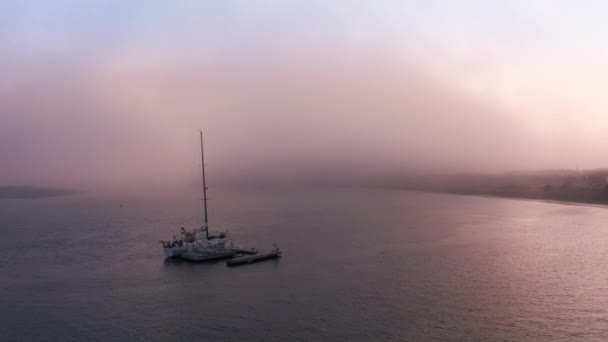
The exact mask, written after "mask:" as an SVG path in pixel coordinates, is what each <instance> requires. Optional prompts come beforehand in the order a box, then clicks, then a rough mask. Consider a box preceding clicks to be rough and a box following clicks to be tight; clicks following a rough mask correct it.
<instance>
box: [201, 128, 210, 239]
mask: <svg viewBox="0 0 608 342" xmlns="http://www.w3.org/2000/svg"><path fill="white" fill-rule="evenodd" d="M200 133H201V164H202V167H203V203H204V208H205V236H206V237H207V239H209V222H208V219H207V184H206V183H205V152H204V150H203V131H200Z"/></svg>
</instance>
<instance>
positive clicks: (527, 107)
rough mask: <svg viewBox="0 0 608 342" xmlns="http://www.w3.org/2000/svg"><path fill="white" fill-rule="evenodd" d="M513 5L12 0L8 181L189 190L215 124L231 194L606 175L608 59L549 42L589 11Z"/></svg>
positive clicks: (2, 39) (219, 175)
mask: <svg viewBox="0 0 608 342" xmlns="http://www.w3.org/2000/svg"><path fill="white" fill-rule="evenodd" d="M516 4H517V5H516ZM351 6H352V8H351ZM505 6H506V5H505ZM510 6H511V7H512V8H511V7H509V6H506V7H509V8H508V10H505V11H503V12H501V13H504V14H503V15H505V16H507V17H506V19H505V18H502V20H496V21H495V22H485V21H484V25H485V26H486V27H485V30H481V29H479V28H477V27H475V24H474V21H471V20H470V18H478V17H479V18H489V17H492V16H493V15H495V14H496V13H494V12H492V11H489V9H486V8H485V5H483V4H476V5H475V6H473V5H471V7H470V8H469V7H467V11H465V12H462V11H453V8H451V7H450V6H447V5H445V6H444V5H442V6H439V7H437V6H433V5H431V4H427V5H422V4H419V5H413V4H409V5H408V4H395V3H392V4H390V5H388V4H384V5H381V4H378V5H374V6H371V5H369V4H365V3H362V2H357V3H354V4H349V5H348V6H347V5H346V4H344V3H336V4H325V5H323V6H321V5H320V4H315V3H313V2H310V3H309V2H305V3H304V2H290V3H285V4H279V3H275V2H272V1H271V2H265V1H263V2H262V3H260V4H258V5H253V4H246V3H238V4H237V3H226V4H222V5H220V4H216V5H211V4H197V3H187V4H186V3H184V4H182V5H181V6H177V5H175V6H173V5H162V4H158V3H155V4H149V5H146V6H141V4H139V5H138V4H137V3H134V4H133V5H127V4H122V3H118V2H108V3H106V4H103V5H102V4H97V5H92V4H90V5H84V4H80V5H79V4H71V5H67V4H64V5H61V6H56V7H53V6H50V5H48V4H46V5H45V4H38V5H37V6H34V5H33V4H27V3H23V4H17V3H15V4H4V5H3V8H4V11H2V12H3V13H5V14H4V16H6V17H11V19H10V20H6V22H5V24H4V27H5V29H4V30H3V31H4V32H5V33H6V34H3V35H2V36H0V49H1V50H0V51H1V52H2V54H3V56H4V57H5V58H3V59H2V61H0V70H2V72H3V74H5V75H6V77H4V78H3V80H1V81H0V82H1V83H0V103H2V105H1V107H0V120H1V125H0V134H1V136H2V139H3V143H2V144H0V160H1V161H2V173H1V174H0V184H3V185H20V184H31V185H54V186H76V187H93V188H107V187H117V188H121V187H125V186H139V187H144V186H154V185H158V184H164V185H166V186H167V187H170V186H183V185H184V184H190V183H192V182H193V181H195V180H196V179H197V174H196V173H195V172H193V171H192V170H193V165H195V163H196V158H197V155H198V153H197V149H198V143H197V132H198V130H199V129H202V130H203V131H204V132H205V134H206V137H207V149H208V156H209V158H208V159H209V162H210V163H212V167H210V170H215V172H216V177H215V179H216V180H217V181H222V182H225V183H230V182H233V183H247V182H256V181H259V182H267V181H275V180H276V181H277V182H279V181H280V182H283V183H294V182H295V183H310V182H323V183H331V182H336V183H340V182H347V183H350V184H357V183H361V182H362V181H363V180H370V179H371V180H374V181H378V180H382V179H383V178H386V177H399V176H400V175H408V174H410V173H417V172H462V171H477V172H497V171H509V170H515V169H522V168H525V169H535V168H567V169H573V168H575V167H576V165H580V167H583V168H594V167H603V166H604V165H605V164H606V161H605V158H604V157H603V156H602V154H598V153H596V151H601V150H603V149H605V148H606V147H607V146H606V142H605V139H604V138H603V131H602V130H601V129H599V127H602V125H604V124H606V123H607V122H606V120H605V116H604V115H603V114H601V108H603V107H602V106H603V102H602V101H601V97H598V96H596V95H597V92H596V91H594V90H593V89H591V88H589V87H591V86H592V85H593V84H599V83H601V82H602V81H603V80H604V79H603V73H598V72H596V73H594V74H593V75H592V76H589V77H587V78H585V83H583V84H580V82H579V80H578V78H575V77H573V76H572V74H573V73H576V72H577V71H578V72H579V74H581V75H586V73H587V72H588V69H589V68H593V67H594V66H595V64H594V63H593V61H590V60H586V62H585V63H584V65H583V63H578V64H577V63H576V61H577V60H578V59H577V57H579V58H581V59H583V58H584V56H587V55H588V54H589V53H591V52H593V49H594V46H593V45H589V46H586V45H583V46H580V48H579V49H578V50H574V49H572V46H573V44H574V43H573V41H575V40H574V39H573V40H568V39H565V38H564V40H563V41H560V42H559V44H553V45H552V44H550V42H552V40H551V39H552V37H562V36H560V35H559V33H560V32H561V30H562V26H560V25H563V23H562V22H561V21H560V20H561V17H560V13H562V12H564V13H570V14H572V13H578V12H577V11H568V8H567V7H568V6H565V5H563V6H562V7H559V6H558V7H556V6H553V5H551V8H553V9H554V10H555V11H556V12H554V13H553V14H552V15H554V16H555V19H556V20H555V21H553V22H551V23H549V22H547V23H546V24H545V25H546V27H545V30H544V31H542V30H541V31H539V30H537V29H536V28H534V27H531V26H526V25H528V24H529V22H528V21H527V20H523V19H522V18H534V16H535V15H536V14H535V13H536V12H535V8H533V7H530V8H528V7H526V6H525V5H524V4H523V3H522V4H520V3H518V2H514V3H513V4H511V5H510ZM564 6H565V7H564ZM558 9H559V11H558ZM589 10H590V9H589ZM484 11H486V12H484ZM598 12H601V11H598ZM244 13H249V14H248V15H245V14H244ZM364 13H367V14H370V15H365V14H364ZM414 13H419V14H417V15H414ZM110 14H111V15H110ZM211 14H213V15H211ZM581 15H583V14H582V13H579V16H581ZM443 16H445V20H444V21H443V25H439V23H437V22H436V20H437V18H442V17H443ZM509 16H513V17H509ZM290 18H291V19H292V20H290ZM408 18H409V19H411V20H407V19H408ZM515 18H517V19H518V20H519V21H517V20H515ZM499 19H500V17H499ZM514 22H517V23H518V25H517V29H516V27H514V25H513V24H512V23H514ZM533 22H535V21H533ZM569 24H570V25H574V24H573V23H569ZM522 25H523V26H522ZM574 26H575V27H578V26H576V25H574ZM521 27H524V28H526V27H527V28H528V31H529V32H528V35H527V37H528V38H529V39H532V40H534V41H535V42H536V43H537V44H535V45H534V46H535V47H536V50H531V49H530V48H529V46H528V45H527V44H528V43H527V40H525V39H523V38H522V36H521V32H520V31H519V30H520V29H521ZM364 28H365V29H364ZM585 29H586V27H580V31H577V32H578V33H577V34H580V35H584V34H585V33H588V34H591V33H594V32H595V31H592V32H587V31H585ZM484 32H486V33H487V32H496V34H495V35H489V36H492V39H488V37H487V36H486V35H485V34H484ZM569 32H574V31H572V30H570V31H569ZM594 34H597V33H594ZM14 37H23V38H24V39H19V40H18V39H15V38H14ZM588 37H593V36H588ZM448 38H449V39H448ZM458 44H460V45H458ZM496 44H499V45H500V44H501V45H500V46H501V48H500V49H499V48H498V47H496V46H495V45H496ZM503 49H507V50H506V51H505V50H503ZM556 50H557V51H562V50H565V51H578V52H579V54H580V55H576V56H571V58H566V55H565V54H560V53H559V52H556ZM539 55H540V56H542V55H545V56H551V59H550V60H543V59H542V58H539ZM558 56H561V57H559V58H558ZM568 56H569V55H568ZM507 62H508V63H507ZM589 72H590V71H589ZM547 75H551V77H552V78H549V77H548V76H547ZM557 84H562V85H564V86H563V87H561V88H560V87H556V85H557Z"/></svg>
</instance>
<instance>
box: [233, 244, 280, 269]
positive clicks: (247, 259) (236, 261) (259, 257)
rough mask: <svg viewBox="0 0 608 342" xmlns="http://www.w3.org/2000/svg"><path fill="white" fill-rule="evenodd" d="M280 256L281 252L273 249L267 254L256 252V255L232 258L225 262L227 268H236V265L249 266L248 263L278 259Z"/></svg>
mask: <svg viewBox="0 0 608 342" xmlns="http://www.w3.org/2000/svg"><path fill="white" fill-rule="evenodd" d="M280 256H281V250H280V249H278V248H275V249H273V250H271V251H269V252H258V253H256V254H252V255H243V256H237V257H234V258H232V259H230V260H228V261H226V265H227V266H237V265H243V264H250V263H254V262H259V261H264V260H269V259H274V258H278V257H280Z"/></svg>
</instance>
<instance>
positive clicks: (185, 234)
mask: <svg viewBox="0 0 608 342" xmlns="http://www.w3.org/2000/svg"><path fill="white" fill-rule="evenodd" d="M200 136H201V166H202V179H203V210H204V213H205V216H204V217H205V218H204V222H203V224H202V225H201V226H200V227H199V228H195V229H192V230H187V229H186V228H184V227H181V228H180V230H181V231H180V232H179V233H178V234H176V235H173V241H159V242H160V243H161V244H162V246H163V251H164V253H165V255H166V256H167V257H179V258H182V259H186V260H190V261H208V260H217V259H228V258H233V257H235V259H234V262H231V263H229V264H228V265H229V266H231V265H237V264H244V263H251V262H256V261H261V260H267V259H272V258H276V257H279V256H280V255H281V251H280V250H279V249H278V248H275V249H274V250H272V251H269V252H263V253H259V251H258V250H257V249H255V248H244V247H235V246H233V244H232V241H231V242H230V246H226V243H227V241H228V234H227V233H226V232H210V231H209V217H208V214H207V183H206V180H205V152H204V149H203V132H202V131H201V132H200Z"/></svg>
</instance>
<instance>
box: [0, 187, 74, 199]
mask: <svg viewBox="0 0 608 342" xmlns="http://www.w3.org/2000/svg"><path fill="white" fill-rule="evenodd" d="M77 193H79V191H76V190H73V189H62V188H47V187H38V186H0V199H9V198H46V197H56V196H66V195H74V194H77Z"/></svg>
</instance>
